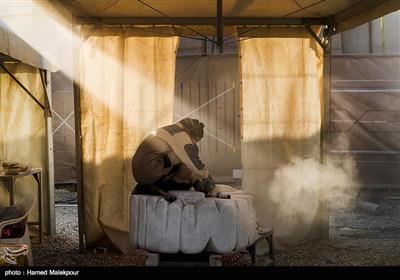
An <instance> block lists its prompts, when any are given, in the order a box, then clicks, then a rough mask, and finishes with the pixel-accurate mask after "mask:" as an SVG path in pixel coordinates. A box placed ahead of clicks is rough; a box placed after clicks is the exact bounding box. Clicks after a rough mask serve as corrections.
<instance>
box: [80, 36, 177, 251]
mask: <svg viewBox="0 0 400 280" xmlns="http://www.w3.org/2000/svg"><path fill="white" fill-rule="evenodd" d="M83 36H84V37H85V36H86V38H87V39H86V40H85V42H84V43H83V45H82V47H81V50H80V57H79V58H80V68H79V71H80V96H81V99H80V102H81V108H80V110H81V130H82V158H83V178H84V179H83V180H84V181H83V183H84V184H83V193H84V221H85V228H84V230H85V235H86V241H87V245H91V244H95V243H96V242H97V241H101V240H103V239H105V237H107V238H108V239H109V240H110V241H111V242H112V243H113V244H114V245H115V246H116V247H117V248H119V249H120V250H121V251H123V252H127V251H128V224H129V222H128V213H129V211H128V210H129V204H128V202H129V197H130V193H131V191H132V189H133V186H134V180H133V176H132V171H131V158H132V156H133V154H134V152H135V150H136V148H137V147H138V146H139V144H140V142H141V141H142V140H143V139H144V138H145V136H146V135H147V134H148V133H150V132H151V131H152V130H154V129H156V128H158V127H160V126H163V125H167V124H170V123H171V122H172V115H173V98H174V80H175V54H176V48H177V42H178V41H177V38H176V37H167V36H165V37H150V36H148V33H146V32H143V31H141V30H140V29H137V28H127V29H122V28H95V29H91V28H88V30H86V29H84V30H83ZM144 36H145V37H144Z"/></svg>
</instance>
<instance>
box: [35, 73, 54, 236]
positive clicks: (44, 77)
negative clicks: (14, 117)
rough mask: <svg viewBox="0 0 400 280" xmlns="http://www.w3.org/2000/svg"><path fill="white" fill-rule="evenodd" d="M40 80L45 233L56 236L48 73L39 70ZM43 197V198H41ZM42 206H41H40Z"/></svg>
mask: <svg viewBox="0 0 400 280" xmlns="http://www.w3.org/2000/svg"><path fill="white" fill-rule="evenodd" d="M39 73H40V78H41V80H42V86H43V94H44V101H45V102H44V104H45V106H46V110H45V111H44V117H45V130H46V144H47V145H46V147H47V150H46V152H47V169H48V170H47V178H48V181H47V182H48V189H47V199H48V200H47V206H48V210H49V214H48V217H47V218H48V227H47V231H48V233H49V235H55V234H56V219H55V202H54V154H53V151H54V149H53V133H52V117H53V115H52V113H51V98H49V92H51V83H50V75H51V74H50V72H49V71H46V70H42V69H39ZM42 197H43V196H42ZM42 205H43V204H42Z"/></svg>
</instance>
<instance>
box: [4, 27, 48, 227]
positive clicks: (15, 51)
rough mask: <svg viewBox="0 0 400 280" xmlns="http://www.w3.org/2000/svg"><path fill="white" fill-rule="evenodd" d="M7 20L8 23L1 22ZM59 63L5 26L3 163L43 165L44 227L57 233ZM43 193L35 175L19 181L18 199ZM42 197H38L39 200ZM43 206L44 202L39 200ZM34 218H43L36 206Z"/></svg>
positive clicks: (5, 194)
mask: <svg viewBox="0 0 400 280" xmlns="http://www.w3.org/2000/svg"><path fill="white" fill-rule="evenodd" d="M1 23H3V22H1ZM52 71H56V67H55V66H54V65H53V64H52V63H50V62H49V61H48V60H47V59H46V58H45V57H44V56H42V55H41V54H40V53H39V52H37V51H36V50H34V49H33V48H32V47H31V46H30V45H29V44H28V43H26V42H25V41H24V40H23V39H21V38H20V37H19V36H17V35H16V34H15V33H13V32H12V31H10V30H9V29H8V28H7V26H6V25H5V24H4V25H3V24H2V25H1V26H0V93H1V94H0V128H1V129H0V155H1V160H2V161H17V162H22V163H25V164H27V165H29V166H30V167H32V168H41V169H42V173H41V174H42V175H41V178H42V179H41V183H42V185H41V190H40V193H41V197H42V198H41V203H42V209H43V215H42V217H40V218H41V219H42V223H43V224H42V226H43V229H44V232H46V233H49V234H54V233H55V217H54V197H53V165H52V164H53V160H52V158H53V157H52V133H51V94H50V93H51V85H50V72H52ZM0 192H1V196H0V198H1V199H0V203H2V204H3V203H4V204H3V205H7V203H9V202H8V201H7V198H8V197H9V195H8V193H7V192H5V189H4V188H0ZM25 195H32V196H36V195H38V192H37V183H36V182H35V180H34V179H33V178H31V177H30V176H29V177H28V176H26V177H22V178H20V179H18V180H16V187H15V193H14V196H15V200H16V201H17V202H18V200H19V199H20V198H21V197H23V196H25ZM39 199H40V198H38V200H39ZM39 205H40V204H39ZM29 219H30V220H32V221H35V222H36V221H38V219H39V207H38V206H35V208H34V211H33V213H32V215H31V216H30V217H29Z"/></svg>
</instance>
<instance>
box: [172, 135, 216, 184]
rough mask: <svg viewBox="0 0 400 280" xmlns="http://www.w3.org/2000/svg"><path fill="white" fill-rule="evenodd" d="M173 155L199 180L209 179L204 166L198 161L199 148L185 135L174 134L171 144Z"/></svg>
mask: <svg viewBox="0 0 400 280" xmlns="http://www.w3.org/2000/svg"><path fill="white" fill-rule="evenodd" d="M171 146H172V149H173V151H174V153H175V154H176V155H177V156H178V158H179V159H180V160H181V161H182V162H183V163H184V164H185V165H186V166H187V168H189V170H190V171H192V173H193V174H194V175H195V177H198V178H199V179H205V178H208V177H209V172H208V170H207V167H206V166H205V164H204V163H203V162H202V161H201V160H200V157H199V148H198V147H197V145H196V144H193V143H192V142H191V140H190V137H189V136H187V135H186V134H185V133H179V134H175V135H174V137H173V141H172V143H171Z"/></svg>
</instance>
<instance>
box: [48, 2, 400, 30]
mask: <svg viewBox="0 0 400 280" xmlns="http://www.w3.org/2000/svg"><path fill="white" fill-rule="evenodd" d="M55 2H60V3H61V4H63V5H64V6H65V7H67V8H68V9H69V10H70V11H71V12H72V14H74V15H75V16H76V17H77V21H78V23H79V22H80V23H83V22H86V23H88V22H92V23H93V22H100V23H107V24H115V23H119V24H138V25H142V24H174V25H180V24H181V25H182V24H186V25H214V24H215V19H216V17H217V9H216V5H217V2H218V1H216V0H203V1H197V0H186V1H181V0H164V1H158V0H146V1H131V0H120V1H107V0H91V1H86V0H76V1H68V0H56V1H55ZM220 2H221V6H222V14H221V15H222V17H223V22H224V24H225V25H258V24H262V25H268V24H282V25H286V24H292V25H303V24H310V23H313V22H315V23H318V24H332V25H334V27H335V28H336V31H337V32H343V31H345V30H348V29H351V28H353V27H355V26H357V25H361V24H363V23H365V22H368V21H371V20H373V19H375V18H378V17H380V16H383V15H385V14H388V13H390V12H393V11H396V10H398V9H399V8H400V3H399V1H396V0H363V1H359V0H267V1H265V0H223V1H220ZM157 11H159V12H157ZM160 12H161V13H160Z"/></svg>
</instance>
